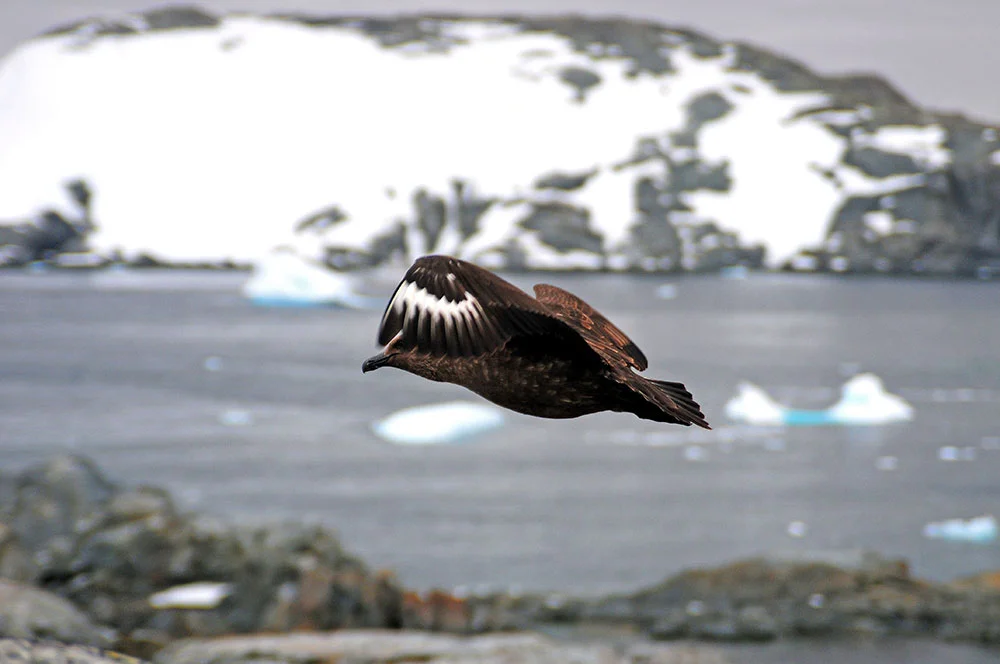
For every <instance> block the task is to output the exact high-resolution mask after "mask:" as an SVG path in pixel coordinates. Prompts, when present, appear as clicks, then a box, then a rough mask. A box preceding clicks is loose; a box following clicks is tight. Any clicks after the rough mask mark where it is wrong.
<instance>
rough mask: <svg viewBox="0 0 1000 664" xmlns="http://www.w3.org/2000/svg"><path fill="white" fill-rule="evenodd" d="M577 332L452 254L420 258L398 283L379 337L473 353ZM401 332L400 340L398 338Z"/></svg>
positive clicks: (440, 351) (404, 346) (407, 346)
mask: <svg viewBox="0 0 1000 664" xmlns="http://www.w3.org/2000/svg"><path fill="white" fill-rule="evenodd" d="M541 334H555V335H561V336H567V337H568V336H572V335H573V331H572V329H570V327H569V326H567V325H566V323H564V322H563V321H561V320H559V319H558V318H557V317H556V316H554V315H553V314H552V312H550V311H549V310H548V309H547V308H546V307H545V306H544V305H541V304H539V302H538V301H537V300H535V299H534V298H533V297H531V296H530V295H528V294H527V293H525V292H524V291H522V290H521V289H519V288H517V287H516V286H514V285H513V284H511V283H509V282H507V281H505V280H503V279H501V278H500V277H498V276H496V275H495V274H493V273H492V272H489V271H487V270H484V269H483V268H481V267H478V266H476V265H473V264H472V263H468V262H466V261H462V260H459V259H457V258H451V257H449V256H424V257H422V258H418V259H417V260H416V261H415V262H414V263H413V265H412V266H411V267H410V269H409V270H407V272H406V274H405V275H404V276H403V280H402V281H401V282H400V283H399V285H398V286H397V287H396V291H395V292H394V293H393V294H392V298H390V300H389V304H388V305H387V306H386V309H385V313H384V314H383V315H382V323H381V324H380V326H379V331H378V342H379V343H380V344H383V345H385V344H388V343H389V342H391V341H393V340H394V339H395V342H394V344H393V346H394V347H395V348H398V349H400V350H419V351H420V352H425V353H429V354H432V355H449V356H452V357H468V356H473V355H479V354H482V353H486V352H489V351H490V350H493V349H495V348H498V347H500V346H502V345H503V344H504V343H506V342H507V341H508V340H509V339H511V338H512V337H515V336H519V335H541ZM397 336H398V337H399V338H398V339H396V337H397Z"/></svg>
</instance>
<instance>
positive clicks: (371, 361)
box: [361, 351, 395, 373]
mask: <svg viewBox="0 0 1000 664" xmlns="http://www.w3.org/2000/svg"><path fill="white" fill-rule="evenodd" d="M393 355H395V353H390V354H388V355H387V354H386V353H385V351H383V352H381V353H379V354H378V355H372V356H371V357H369V358H368V359H367V360H365V361H364V363H363V364H362V365H361V373H368V372H369V371H375V370H376V369H378V368H379V367H384V366H385V365H387V364H388V363H389V358H391V357H392V356H393Z"/></svg>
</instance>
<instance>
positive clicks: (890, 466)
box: [875, 456, 899, 471]
mask: <svg viewBox="0 0 1000 664" xmlns="http://www.w3.org/2000/svg"><path fill="white" fill-rule="evenodd" d="M898 467H899V459H897V458H896V457H894V456H880V457H879V458H877V459H875V468H876V469H877V470H884V471H890V470H896V468H898Z"/></svg>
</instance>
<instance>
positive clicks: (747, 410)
mask: <svg viewBox="0 0 1000 664" xmlns="http://www.w3.org/2000/svg"><path fill="white" fill-rule="evenodd" d="M737 389H738V392H737V394H736V396H735V397H733V398H732V399H730V400H729V401H727V402H726V406H725V412H726V417H728V418H729V419H731V420H734V421H736V422H746V423H748V424H761V425H779V424H784V423H785V417H786V414H787V411H788V409H787V408H785V407H784V406H782V405H781V404H779V403H778V402H777V401H775V400H774V399H772V398H771V397H770V395H768V393H767V392H765V391H764V390H762V389H761V388H759V387H757V386H756V385H754V384H753V383H746V382H743V383H740V384H739V387H738V388H737Z"/></svg>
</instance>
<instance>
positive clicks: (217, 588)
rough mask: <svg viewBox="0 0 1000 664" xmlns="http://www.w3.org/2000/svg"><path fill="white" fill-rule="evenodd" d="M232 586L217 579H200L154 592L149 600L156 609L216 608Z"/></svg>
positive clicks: (230, 590)
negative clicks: (216, 580)
mask: <svg viewBox="0 0 1000 664" xmlns="http://www.w3.org/2000/svg"><path fill="white" fill-rule="evenodd" d="M231 592H232V586H231V585H230V584H228V583H218V582H215V581H198V582H195V583H186V584H184V585H181V586H174V587H173V588H167V589H166V590H161V591H160V592H158V593H153V594H152V595H150V596H149V599H148V600H147V601H148V602H149V605H150V606H151V607H153V608H154V609H206V610H207V609H214V608H215V607H217V606H218V605H219V604H221V603H222V600H224V599H225V598H226V597H228V596H229V593H231Z"/></svg>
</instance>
